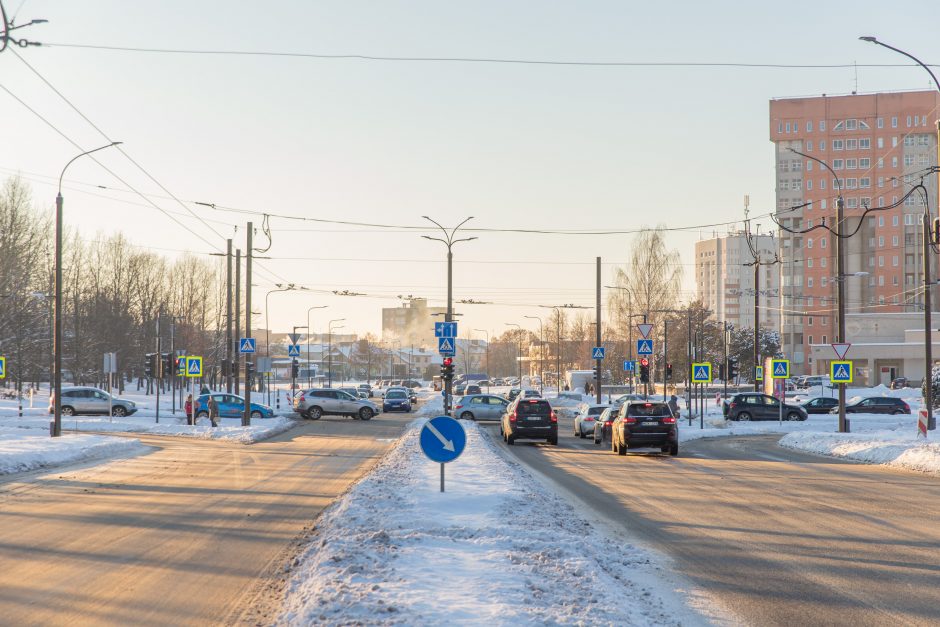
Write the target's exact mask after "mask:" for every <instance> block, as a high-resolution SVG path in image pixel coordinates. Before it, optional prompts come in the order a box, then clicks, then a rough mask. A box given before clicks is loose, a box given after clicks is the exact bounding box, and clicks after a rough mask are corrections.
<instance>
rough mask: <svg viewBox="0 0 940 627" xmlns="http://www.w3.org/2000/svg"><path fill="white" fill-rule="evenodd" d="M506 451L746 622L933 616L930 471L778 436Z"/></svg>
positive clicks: (919, 621)
mask: <svg viewBox="0 0 940 627" xmlns="http://www.w3.org/2000/svg"><path fill="white" fill-rule="evenodd" d="M563 425H564V426H563V427H562V430H561V434H560V438H559V446H557V447H553V446H549V445H545V444H529V443H521V442H517V443H516V445H515V446H511V447H510V446H506V445H505V444H503V443H502V442H501V440H500V436H499V431H498V426H492V427H490V429H491V432H492V434H493V436H494V440H495V441H496V442H497V443H498V444H500V445H501V446H503V447H505V450H506V452H507V454H509V455H514V456H515V457H517V458H518V459H519V460H521V461H522V462H524V463H525V464H527V465H528V466H530V467H531V468H533V469H535V470H536V471H538V472H539V473H541V474H542V475H543V476H544V477H546V478H548V479H549V480H550V481H553V482H555V483H556V484H557V485H558V486H560V487H561V488H563V489H564V490H565V491H567V492H569V493H570V494H572V495H573V496H574V498H578V499H580V500H581V501H583V503H584V504H586V505H587V506H588V507H589V508H591V509H592V510H594V511H595V512H596V513H597V514H598V515H600V516H601V517H602V518H605V519H607V520H608V521H610V522H611V523H612V524H613V525H615V526H620V527H622V528H625V529H626V530H627V532H628V533H629V534H630V535H632V536H633V537H635V538H636V539H637V540H639V541H641V542H645V543H647V544H648V545H652V546H653V547H655V548H656V549H659V550H661V551H663V552H664V553H666V554H668V555H669V556H671V557H672V558H673V560H674V563H673V566H674V567H675V569H676V570H677V571H678V572H679V573H681V574H683V575H684V576H686V577H688V578H689V579H691V580H692V581H693V582H695V583H696V584H698V586H700V587H701V588H702V589H703V590H704V591H705V592H706V593H707V594H709V596H711V597H712V598H713V599H718V600H719V601H720V605H723V606H724V607H725V609H726V610H728V611H730V612H731V613H733V614H734V615H736V616H737V617H739V618H740V619H741V620H742V621H743V622H745V623H746V624H749V625H760V626H765V625H852V626H853V627H858V626H861V625H878V626H884V625H892V626H897V625H937V624H940V478H938V477H935V476H928V475H922V474H918V473H914V472H903V471H895V470H889V469H885V468H881V467H875V466H870V465H863V464H855V463H845V462H840V461H838V460H835V459H832V458H826V457H819V456H814V455H807V454H802V453H799V452H795V451H792V450H789V449H785V448H782V447H779V446H777V445H776V441H777V439H778V436H752V437H734V438H718V439H709V440H699V441H695V442H689V443H687V444H684V445H683V448H682V450H681V452H680V456H679V457H678V458H672V457H668V456H660V455H658V454H654V453H652V452H650V453H646V452H631V453H630V454H629V455H628V456H627V457H626V458H625V457H620V456H618V455H616V454H613V453H611V452H610V448H609V445H601V446H595V445H594V443H593V441H592V440H591V439H590V438H589V439H587V440H581V439H578V438H575V437H574V436H573V435H572V434H571V430H572V427H571V421H563Z"/></svg>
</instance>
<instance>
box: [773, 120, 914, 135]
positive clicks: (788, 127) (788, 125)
mask: <svg viewBox="0 0 940 627" xmlns="http://www.w3.org/2000/svg"><path fill="white" fill-rule="evenodd" d="M908 119H910V118H908ZM787 132H788V133H789V132H790V123H789V122H787Z"/></svg>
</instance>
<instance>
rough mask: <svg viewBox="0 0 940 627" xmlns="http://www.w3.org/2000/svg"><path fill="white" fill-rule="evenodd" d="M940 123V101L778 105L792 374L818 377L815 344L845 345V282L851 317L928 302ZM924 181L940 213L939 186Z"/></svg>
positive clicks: (776, 138) (783, 310)
mask: <svg viewBox="0 0 940 627" xmlns="http://www.w3.org/2000/svg"><path fill="white" fill-rule="evenodd" d="M938 113H940V94H938V93H937V92H936V91H913V92H898V93H880V94H865V95H856V94H852V95H847V96H820V97H811V98H784V99H779V100H772V101H771V102H770V129H769V130H770V140H771V141H772V142H773V143H774V151H775V165H776V191H777V206H776V218H777V220H778V222H779V223H780V224H781V226H782V228H781V231H780V237H779V238H778V246H779V250H778V252H779V255H780V260H781V262H782V263H781V264H780V273H781V275H780V308H779V311H780V314H779V315H780V330H781V342H782V350H783V351H784V353H785V354H786V356H787V357H788V358H789V359H790V360H791V364H792V368H791V371H792V372H794V373H796V374H800V373H809V372H812V363H811V362H812V357H811V353H810V350H809V347H810V345H813V344H827V343H831V342H834V341H835V338H836V333H837V331H838V317H837V312H836V310H837V299H836V293H837V286H838V281H840V280H842V281H844V282H845V295H846V298H845V302H846V311H847V312H849V313H879V312H903V311H914V310H916V309H917V308H918V306H919V304H920V303H921V301H922V297H921V276H922V275H921V272H922V255H923V248H922V242H923V231H922V222H921V216H922V215H923V213H924V198H923V196H922V195H921V193H920V191H919V190H916V189H915V187H916V186H917V185H918V184H919V183H920V182H921V176H922V175H924V174H925V173H926V172H928V171H929V169H930V168H931V167H933V166H936V165H937V131H936V126H935V121H936V120H937V116H938ZM791 149H793V150H798V151H800V152H801V153H805V154H806V155H810V156H812V157H815V158H816V159H819V160H820V161H822V162H824V163H825V164H827V165H828V166H829V168H831V169H832V171H831V172H830V171H829V170H828V169H827V168H826V167H825V166H822V165H821V164H820V163H818V162H816V161H814V160H813V159H807V158H805V157H803V156H800V155H798V154H796V153H795V152H793V151H792V150H791ZM925 183H926V184H925V188H926V189H925V190H924V191H925V193H926V194H927V199H928V200H927V202H928V203H929V205H930V206H931V207H934V208H935V207H936V206H937V188H936V180H935V179H934V178H933V176H931V177H928V178H927V179H926V180H925ZM840 190H841V194H842V196H843V198H844V202H845V223H844V225H843V227H842V232H843V234H844V236H843V242H844V244H845V247H844V250H845V253H844V260H845V276H843V277H839V276H837V272H836V257H835V255H836V245H835V244H836V242H835V239H834V235H833V233H832V232H831V231H829V230H828V229H829V228H833V229H834V225H835V216H836V199H837V198H838V197H839V194H840ZM911 192H913V193H911ZM869 209H870V210H869ZM823 227H825V228H823ZM810 229H812V230H810ZM791 231H793V232H791ZM847 339H849V340H850V341H851V338H847Z"/></svg>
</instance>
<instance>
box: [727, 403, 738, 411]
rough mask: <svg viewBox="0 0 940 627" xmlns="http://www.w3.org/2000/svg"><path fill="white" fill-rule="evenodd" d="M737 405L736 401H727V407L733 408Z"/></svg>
mask: <svg viewBox="0 0 940 627" xmlns="http://www.w3.org/2000/svg"><path fill="white" fill-rule="evenodd" d="M737 405H738V404H737V403H735V402H734V401H732V402H730V403H728V409H734V408H735V407H737Z"/></svg>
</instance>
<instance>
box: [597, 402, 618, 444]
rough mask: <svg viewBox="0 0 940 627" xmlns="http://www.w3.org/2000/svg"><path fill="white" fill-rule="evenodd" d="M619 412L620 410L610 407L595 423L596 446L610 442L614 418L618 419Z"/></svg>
mask: <svg viewBox="0 0 940 627" xmlns="http://www.w3.org/2000/svg"><path fill="white" fill-rule="evenodd" d="M618 411H619V410H618V409H614V408H613V407H608V408H607V409H605V410H604V411H602V412H601V415H600V416H598V417H597V420H595V421H594V444H600V443H601V442H608V441H610V429H611V427H612V426H613V424H614V418H616V417H617V412H618Z"/></svg>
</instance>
